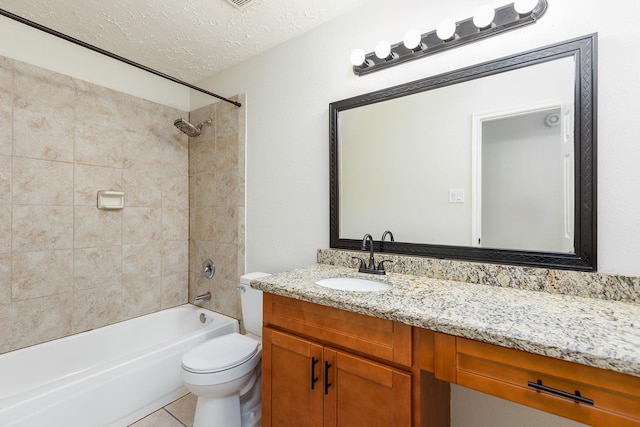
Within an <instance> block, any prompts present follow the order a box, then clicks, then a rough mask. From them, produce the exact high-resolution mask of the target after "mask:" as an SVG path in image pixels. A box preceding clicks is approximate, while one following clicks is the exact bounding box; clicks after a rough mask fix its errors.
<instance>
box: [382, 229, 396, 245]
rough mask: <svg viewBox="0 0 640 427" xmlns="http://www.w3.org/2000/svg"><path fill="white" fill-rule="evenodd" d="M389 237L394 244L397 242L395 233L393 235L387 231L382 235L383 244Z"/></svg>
mask: <svg viewBox="0 0 640 427" xmlns="http://www.w3.org/2000/svg"><path fill="white" fill-rule="evenodd" d="M387 236H389V237H390V240H391V241H392V242H395V240H394V239H393V233H392V232H391V231H389V230H387V231H385V232H384V233H382V239H380V241H381V242H384V239H386V238H387Z"/></svg>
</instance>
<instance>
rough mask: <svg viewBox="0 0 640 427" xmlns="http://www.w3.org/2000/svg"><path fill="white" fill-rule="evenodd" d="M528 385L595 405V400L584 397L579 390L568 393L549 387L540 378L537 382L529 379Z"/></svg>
mask: <svg viewBox="0 0 640 427" xmlns="http://www.w3.org/2000/svg"><path fill="white" fill-rule="evenodd" d="M527 385H528V386H529V387H532V388H535V389H536V390H538V391H546V392H547V393H551V394H556V395H558V396H562V397H566V398H567V399H571V400H575V401H576V402H580V403H586V404H587V405H593V400H591V399H587V398H586V397H583V396H582V395H581V394H580V392H579V391H578V390H576V392H575V394H572V393H568V392H566V391H562V390H558V389H557V388H553V387H549V386H546V385H543V384H542V380H538V381H537V382H535V383H534V382H531V381H528V382H527Z"/></svg>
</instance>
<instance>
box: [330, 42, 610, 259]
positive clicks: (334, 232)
mask: <svg viewBox="0 0 640 427" xmlns="http://www.w3.org/2000/svg"><path fill="white" fill-rule="evenodd" d="M596 52H597V34H590V35H587V36H584V37H580V38H576V39H573V40H568V41H565V42H561V43H557V44H554V45H550V46H545V47H542V48H539V49H533V50H530V51H527V52H522V53H518V54H515V55H511V56H508V57H504V58H500V59H497V60H493V61H489V62H485V63H482V64H478V65H474V66H471V67H467V68H462V69H459V70H456V71H452V72H450V73H445V74H441V75H437V76H433V77H428V78H425V79H421V80H417V81H413V82H410V83H405V84H402V85H399V86H394V87H391V88H387V89H383V90H379V91H376V92H371V93H368V94H365V95H360V96H356V97H353V98H349V99H345V100H342V101H338V102H333V103H331V104H329V139H330V141H329V142H330V145H329V147H330V148H329V167H330V170H329V188H330V195H329V196H330V199H329V200H330V201H329V205H330V206H329V218H330V223H329V228H330V247H331V248H337V249H350V250H360V245H361V241H360V240H355V239H341V238H340V229H339V228H340V227H339V225H340V221H339V220H340V218H339V215H340V209H339V208H340V206H339V200H340V199H339V190H340V188H339V185H340V179H339V176H338V171H339V169H338V165H339V163H338V152H339V147H338V143H339V139H338V138H339V135H338V114H339V113H340V111H344V110H348V109H351V108H356V107H360V106H363V105H367V104H373V103H377V102H382V101H386V100H390V99H395V98H399V97H402V96H407V95H411V94H415V93H418V92H424V91H428V90H431V89H437V88H440V87H444V86H449V85H454V84H457V83H462V82H465V81H469V80H473V79H477V78H480V77H485V76H489V75H493V74H498V73H504V72H507V71H510V70H514V69H517V68H521V67H527V66H530V65H534V64H538V63H541V62H546V61H552V60H555V59H559V58H565V57H573V58H574V60H575V65H576V67H575V72H576V75H575V77H576V78H575V114H574V117H575V121H574V137H575V142H574V150H575V151H574V152H575V233H574V236H575V238H574V239H575V253H560V252H535V251H520V250H505V249H492V248H480V247H471V246H446V245H433V244H426V243H405V242H384V243H383V244H381V243H380V242H378V241H376V242H375V249H376V250H377V251H382V252H387V253H395V254H405V255H413V256H425V257H433V258H443V259H457V260H467V261H476V262H490V263H499V264H512V265H523V266H534V267H546V268H559V269H570V270H581V271H596V238H597V233H596V230H597V229H596V206H597V204H596V165H597V163H596V106H597V104H596V93H597V90H596V89H597V84H596V83H597V80H596V76H597V73H596V65H597V61H596V59H597V58H596ZM378 231H379V232H382V231H383V230H372V232H378Z"/></svg>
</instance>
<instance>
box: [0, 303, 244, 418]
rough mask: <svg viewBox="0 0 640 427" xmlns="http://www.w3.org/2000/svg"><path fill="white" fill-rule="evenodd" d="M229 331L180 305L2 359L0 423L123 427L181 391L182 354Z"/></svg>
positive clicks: (213, 317) (214, 318)
mask: <svg viewBox="0 0 640 427" xmlns="http://www.w3.org/2000/svg"><path fill="white" fill-rule="evenodd" d="M201 314H204V316H205V319H206V320H205V323H202V322H201V321H200V317H201ZM237 331H238V321H237V320H235V319H232V318H230V317H226V316H223V315H221V314H218V313H214V312H212V311H209V310H205V309H202V308H199V307H196V306H193V305H190V304H186V305H183V306H180V307H175V308H171V309H167V310H163V311H160V312H157V313H153V314H149V315H146V316H142V317H138V318H135V319H131V320H127V321H124V322H120V323H116V324H114V325H110V326H105V327H102V328H99V329H94V330H92V331H88V332H83V333H80V334H77V335H72V336H69V337H65V338H61V339H57V340H54V341H49V342H46V343H43V344H39V345H35V346H32V347H28V348H24V349H20V350H16V351H12V352H9V353H5V354H2V355H0V426H3V427H8V426H15V427H19V426H24V427H27V426H28V427H33V426H56V427H57V426H65V427H72V426H78V427H86V426H126V425H128V424H130V423H132V422H134V421H136V420H138V419H140V418H143V417H144V416H146V415H148V414H150V413H151V412H153V411H155V410H156V409H159V408H161V407H163V406H165V405H166V404H168V403H170V402H172V401H174V400H176V399H178V398H180V397H181V396H184V395H185V394H187V390H186V388H184V386H183V385H182V380H181V379H180V366H181V358H182V354H184V352H185V351H187V350H188V349H190V348H192V347H194V346H195V345H197V344H199V343H201V342H203V341H205V340H206V339H208V338H210V337H214V336H218V335H224V334H228V333H232V332H237Z"/></svg>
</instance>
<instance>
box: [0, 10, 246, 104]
mask: <svg viewBox="0 0 640 427" xmlns="http://www.w3.org/2000/svg"><path fill="white" fill-rule="evenodd" d="M0 15H3V16H5V17H7V18H10V19H13V20H14V21H18V22H20V23H21V24H25V25H28V26H30V27H32V28H35V29H37V30H40V31H44V32H45V33H48V34H51V35H52V36H56V37H59V38H61V39H63V40H66V41H68V42H71V43H74V44H77V45H78V46H82V47H84V48H86V49H90V50H92V51H94V52H97V53H99V54H102V55H105V56H108V57H109V58H112V59H115V60H117V61H120V62H124V63H125V64H127V65H131V66H133V67H136V68H139V69H140V70H143V71H146V72H148V73H151V74H154V75H156V76H158V77H162V78H163V79H167V80H170V81H172V82H174V83H178V84H179V85H182V86H186V87H188V88H190V89H193V90H196V91H198V92H201V93H204V94H206V95H209V96H213V97H214V98H218V99H220V100H222V101H225V102H228V103H230V104H233V105H235V106H236V107H241V106H242V104H241V103H239V102H237V101H233V100H231V99H229V98H225V97H224V96H220V95H217V94H215V93H213V92H209V91H208V90H205V89H202V88H200V87H198V86H195V85H192V84H191V83H187V82H185V81H183V80H179V79H177V78H175V77H171V76H170V75H168V74H164V73H161V72H160V71H156V70H154V69H153V68H149V67H147V66H145V65H142V64H139V63H137V62H134V61H131V60H130V59H127V58H124V57H122V56H120V55H116V54H115V53H112V52H109V51H108V50H104V49H101V48H99V47H97V46H94V45H92V44H89V43H85V42H83V41H82V40H78V39H76V38H73V37H71V36H68V35H66V34H64V33H61V32H59V31H56V30H54V29H51V28H49V27H45V26H44V25H40V24H38V23H37V22H33V21H30V20H28V19H26V18H23V17H21V16H18V15H16V14H13V13H11V12H9V11H6V10H4V9H0Z"/></svg>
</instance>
